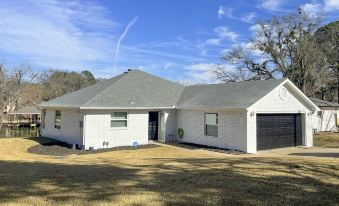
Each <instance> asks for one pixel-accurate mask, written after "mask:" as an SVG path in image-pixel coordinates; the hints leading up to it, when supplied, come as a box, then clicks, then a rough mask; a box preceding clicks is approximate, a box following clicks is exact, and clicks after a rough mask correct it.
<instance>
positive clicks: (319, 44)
mask: <svg viewBox="0 0 339 206" xmlns="http://www.w3.org/2000/svg"><path fill="white" fill-rule="evenodd" d="M323 19H324V17H323V16H320V15H318V16H316V15H309V14H308V13H306V12H305V11H303V10H302V9H298V10H297V11H295V12H292V13H289V14H287V15H283V16H273V17H272V18H271V19H268V20H263V21H259V22H258V23H257V24H256V26H255V27H253V32H254V35H253V36H252V37H251V39H250V40H249V42H248V43H247V44H241V45H237V46H234V47H232V48H231V49H229V50H228V51H227V52H226V53H225V54H224V55H223V56H222V59H223V61H224V62H226V63H227V64H225V65H230V64H231V65H235V68H230V67H228V66H225V65H223V64H221V65H219V66H217V67H216V68H215V69H214V73H215V74H216V77H217V78H218V79H220V80H222V81H224V82H237V81H252V80H266V79H276V78H289V79H290V80H291V81H292V82H293V83H294V84H295V85H296V86H298V88H299V89H301V90H302V91H303V92H304V93H305V94H306V95H307V96H311V97H316V98H319V99H323V100H329V101H333V100H335V99H336V100H337V101H338V103H339V98H338V96H339V21H336V22H332V23H330V24H327V25H325V26H321V23H322V21H323Z"/></svg>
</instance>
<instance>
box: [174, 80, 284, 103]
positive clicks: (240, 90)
mask: <svg viewBox="0 0 339 206" xmlns="http://www.w3.org/2000/svg"><path fill="white" fill-rule="evenodd" d="M283 81H285V79H279V80H266V81H247V82H236V83H222V84H210V85H196V86H189V87H186V88H185V90H184V92H183V93H182V95H181V98H180V100H179V102H178V104H177V105H178V107H179V108H180V107H182V108H191V107H201V108H209V107H211V108H213V107H214V108H247V107H249V106H251V105H252V104H254V103H255V102H257V101H258V100H259V99H261V98H262V97H264V96H265V95H266V94H267V93H269V92H270V91H272V89H274V88H275V87H277V86H278V85H279V84H281V83H282V82H283Z"/></svg>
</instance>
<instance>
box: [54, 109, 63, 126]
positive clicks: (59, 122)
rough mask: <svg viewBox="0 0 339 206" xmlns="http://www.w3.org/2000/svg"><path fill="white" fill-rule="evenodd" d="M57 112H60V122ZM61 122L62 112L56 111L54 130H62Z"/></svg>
mask: <svg viewBox="0 0 339 206" xmlns="http://www.w3.org/2000/svg"><path fill="white" fill-rule="evenodd" d="M57 112H60V121H58V120H57ZM61 122H62V113H61V110H55V113H54V128H55V129H61Z"/></svg>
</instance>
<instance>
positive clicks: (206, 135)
mask: <svg viewBox="0 0 339 206" xmlns="http://www.w3.org/2000/svg"><path fill="white" fill-rule="evenodd" d="M207 114H215V115H216V118H217V119H216V122H217V136H211V135H208V134H207V128H206V125H207V124H206V115H207ZM204 135H205V137H219V114H218V113H217V112H205V113H204Z"/></svg>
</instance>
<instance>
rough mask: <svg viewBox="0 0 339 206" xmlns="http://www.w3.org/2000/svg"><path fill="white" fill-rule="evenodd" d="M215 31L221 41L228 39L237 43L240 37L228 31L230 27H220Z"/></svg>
mask: <svg viewBox="0 0 339 206" xmlns="http://www.w3.org/2000/svg"><path fill="white" fill-rule="evenodd" d="M214 31H215V32H216V33H217V35H218V36H219V37H220V38H221V39H228V40H231V41H236V40H237V38H238V37H239V35H238V34H237V33H235V32H234V31H230V30H229V29H228V27H226V26H219V27H217V28H215V29H214Z"/></svg>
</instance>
